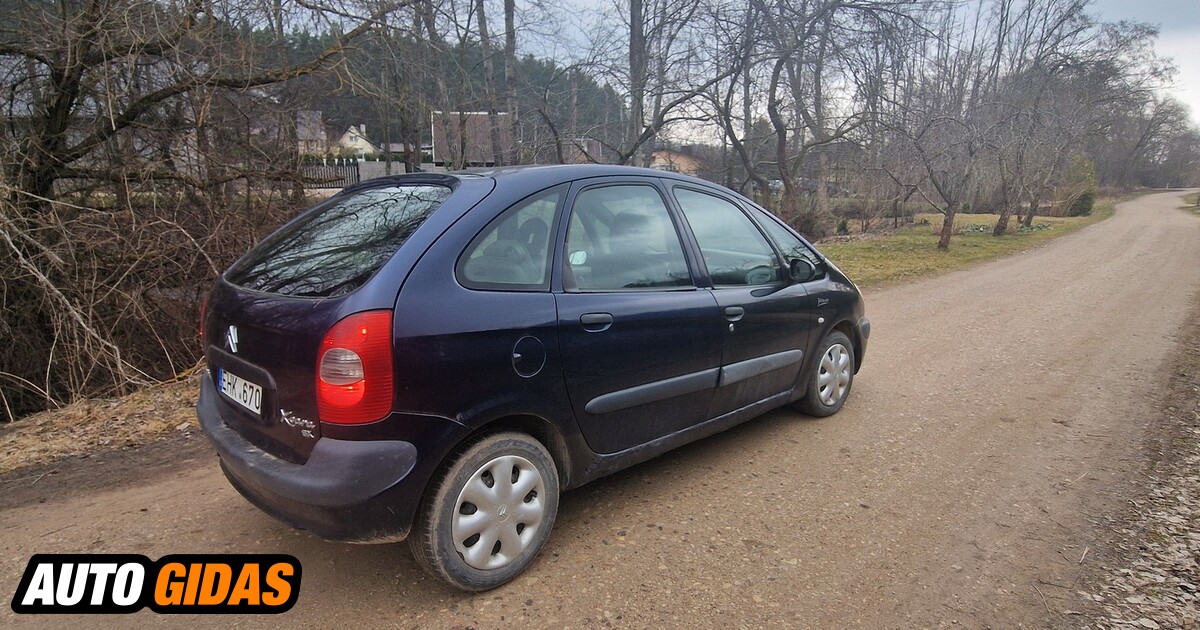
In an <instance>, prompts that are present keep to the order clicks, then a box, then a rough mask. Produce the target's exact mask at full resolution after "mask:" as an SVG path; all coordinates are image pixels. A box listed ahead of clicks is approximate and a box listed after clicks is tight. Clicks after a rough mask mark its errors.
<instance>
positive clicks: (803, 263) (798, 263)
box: [788, 258, 817, 282]
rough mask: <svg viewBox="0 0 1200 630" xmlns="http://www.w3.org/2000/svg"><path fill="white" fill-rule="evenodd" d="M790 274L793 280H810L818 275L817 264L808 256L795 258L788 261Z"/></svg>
mask: <svg viewBox="0 0 1200 630" xmlns="http://www.w3.org/2000/svg"><path fill="white" fill-rule="evenodd" d="M788 274H789V275H790V276H791V277H792V282H808V281H809V280H812V279H813V278H816V277H817V266H816V265H814V264H813V263H812V261H811V260H809V259H807V258H793V259H791V260H789V261H788Z"/></svg>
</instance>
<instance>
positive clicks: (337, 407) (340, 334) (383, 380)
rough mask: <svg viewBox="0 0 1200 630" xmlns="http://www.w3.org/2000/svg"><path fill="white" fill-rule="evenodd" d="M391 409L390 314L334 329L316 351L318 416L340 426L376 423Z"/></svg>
mask: <svg viewBox="0 0 1200 630" xmlns="http://www.w3.org/2000/svg"><path fill="white" fill-rule="evenodd" d="M391 410H392V312H391V311H367V312H365V313H357V314H355V315H351V316H350V317H347V318H346V319H343V320H342V321H340V322H338V323H336V324H334V325H333V328H330V329H329V332H327V333H325V338H324V339H323V340H321V348H320V350H319V351H318V352H317V413H318V414H319V415H320V416H321V420H324V421H325V422H333V423H336V424H362V423H365V422H374V421H376V420H379V419H380V418H383V417H384V416H386V415H387V414H388V413H389V412H390V411H391Z"/></svg>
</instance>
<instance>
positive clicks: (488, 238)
mask: <svg viewBox="0 0 1200 630" xmlns="http://www.w3.org/2000/svg"><path fill="white" fill-rule="evenodd" d="M566 190H567V187H566V186H565V185H563V186H556V187H554V188H551V189H549V190H544V191H542V192H540V193H537V194H535V195H532V196H530V197H527V198H525V199H523V200H521V201H519V202H517V204H516V205H514V206H512V207H511V208H509V209H508V210H505V211H504V213H503V214H501V215H500V216H499V217H496V219H494V220H493V221H492V222H491V223H490V224H488V226H487V227H486V228H484V229H483V231H482V232H480V233H479V236H476V237H475V240H473V241H471V244H470V245H468V246H467V248H466V250H464V251H463V255H462V257H461V258H459V269H458V277H459V281H460V282H461V283H462V284H463V286H466V287H468V288H472V289H492V290H501V291H548V290H549V289H550V255H551V253H552V251H553V250H552V248H551V247H550V234H551V232H550V230H551V228H552V227H553V226H554V214H555V211H556V210H557V209H558V204H559V202H561V201H562V199H563V195H564V194H565V193H566Z"/></svg>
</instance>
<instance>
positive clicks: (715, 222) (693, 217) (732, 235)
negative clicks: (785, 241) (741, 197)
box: [675, 188, 784, 286]
mask: <svg viewBox="0 0 1200 630" xmlns="http://www.w3.org/2000/svg"><path fill="white" fill-rule="evenodd" d="M675 199H676V200H677V201H678V202H679V207H680V209H682V210H683V216H684V218H686V219H687V222H688V225H689V226H690V227H691V228H692V234H694V235H695V236H696V242H697V244H699V245H700V253H701V254H703V255H704V264H705V265H706V266H707V267H708V275H709V277H710V278H712V281H713V285H715V286H747V285H760V284H772V283H775V282H778V281H780V280H782V279H783V277H784V275H783V272H782V269H781V268H780V266H779V259H778V258H777V257H776V255H775V250H774V249H773V248H772V247H771V244H770V243H769V242H768V241H767V239H766V238H765V237H764V236H763V235H762V232H759V231H758V228H757V227H755V226H754V222H753V221H751V220H750V217H748V216H746V213H744V212H742V210H741V208H738V207H737V206H736V205H734V204H733V203H731V202H729V201H726V200H724V199H721V198H720V197H716V196H713V195H709V194H706V193H702V192H697V191H694V190H690V189H687V188H676V189H675Z"/></svg>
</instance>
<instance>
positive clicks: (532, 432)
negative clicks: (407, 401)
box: [425, 414, 571, 493]
mask: <svg viewBox="0 0 1200 630" xmlns="http://www.w3.org/2000/svg"><path fill="white" fill-rule="evenodd" d="M506 431H515V432H517V433H524V434H526V435H528V436H529V437H532V438H533V439H535V440H537V441H538V442H541V444H542V446H544V447H546V450H547V451H549V452H550V457H552V458H553V459H554V465H555V466H557V467H558V477H559V483H560V484H561V485H562V487H564V488H566V487H569V486H568V482H569V481H570V479H569V477H570V470H571V469H570V465H571V455H570V450H569V448H568V447H567V441H566V439H565V438H563V435H562V432H561V431H559V430H558V428H557V427H555V426H554V424H553V423H552V422H550V421H549V420H546V419H545V418H541V417H538V416H535V415H529V414H514V415H507V416H501V417H498V418H495V419H493V420H489V421H487V422H485V423H483V424H481V425H479V426H478V427H477V428H476V429H475V430H474V431H472V432H471V433H470V434H468V435H467V436H466V437H464V438H463V439H462V440H459V442H458V443H457V444H455V445H454V446H453V447H452V448H451V449H450V450H449V451H447V452H446V455H445V456H444V457H442V461H441V462H440V463H439V464H438V467H437V470H438V472H437V473H436V474H435V475H434V476H433V478H432V479H430V480H429V483H428V484H426V488H425V493H428V492H429V488H430V487H432V486H433V485H434V484H436V483H437V481H438V477H439V476H440V475H441V474H442V473H443V472H444V471H445V469H446V467H447V466H448V465H449V463H450V462H452V461H453V460H454V459H455V458H456V457H458V455H459V454H460V453H462V452H463V451H464V450H466V449H468V448H470V447H471V445H472V444H475V443H476V442H478V441H480V440H482V439H484V438H486V437H487V436H489V435H492V434H493V433H503V432H506Z"/></svg>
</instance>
